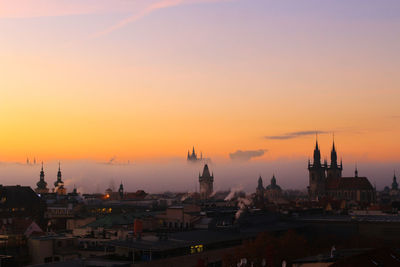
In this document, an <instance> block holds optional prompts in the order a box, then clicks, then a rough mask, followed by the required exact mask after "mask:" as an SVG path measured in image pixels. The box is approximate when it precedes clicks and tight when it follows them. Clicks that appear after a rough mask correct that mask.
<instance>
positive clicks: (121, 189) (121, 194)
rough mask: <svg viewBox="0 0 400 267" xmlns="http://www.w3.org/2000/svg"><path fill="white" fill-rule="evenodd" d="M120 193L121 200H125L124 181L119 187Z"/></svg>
mask: <svg viewBox="0 0 400 267" xmlns="http://www.w3.org/2000/svg"><path fill="white" fill-rule="evenodd" d="M118 193H119V197H120V199H123V198H124V186H123V185H122V181H121V184H120V185H119V189H118Z"/></svg>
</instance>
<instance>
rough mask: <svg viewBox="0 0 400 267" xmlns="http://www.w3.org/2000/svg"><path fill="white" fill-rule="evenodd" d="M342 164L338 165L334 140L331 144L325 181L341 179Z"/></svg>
mask: <svg viewBox="0 0 400 267" xmlns="http://www.w3.org/2000/svg"><path fill="white" fill-rule="evenodd" d="M342 170H343V167H342V163H341V162H340V164H338V161H337V153H336V148H335V140H333V143H332V151H331V165H330V166H329V167H328V168H327V179H338V178H340V177H342Z"/></svg>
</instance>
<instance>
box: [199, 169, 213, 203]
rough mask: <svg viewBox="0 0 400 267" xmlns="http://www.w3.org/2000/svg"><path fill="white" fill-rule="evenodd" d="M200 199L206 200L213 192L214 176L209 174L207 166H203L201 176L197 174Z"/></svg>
mask: <svg viewBox="0 0 400 267" xmlns="http://www.w3.org/2000/svg"><path fill="white" fill-rule="evenodd" d="M199 183H200V197H201V198H202V199H207V198H208V197H209V196H210V195H211V194H212V192H213V191H214V174H210V170H209V169H208V165H207V164H205V165H204V169H203V175H200V174H199Z"/></svg>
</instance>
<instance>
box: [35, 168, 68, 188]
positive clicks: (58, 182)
mask: <svg viewBox="0 0 400 267" xmlns="http://www.w3.org/2000/svg"><path fill="white" fill-rule="evenodd" d="M36 185H37V188H36V189H35V192H36V193H37V194H47V193H49V189H48V188H47V183H46V181H45V180H44V170H43V162H42V169H41V170H40V179H39V182H37V183H36ZM66 191H67V190H66V188H65V187H64V182H63V181H62V175H61V164H60V163H58V172H57V180H56V181H55V182H54V192H55V193H57V194H59V195H65V194H66Z"/></svg>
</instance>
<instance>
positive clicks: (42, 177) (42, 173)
mask: <svg viewBox="0 0 400 267" xmlns="http://www.w3.org/2000/svg"><path fill="white" fill-rule="evenodd" d="M40 180H44V171H43V161H42V168H41V170H40Z"/></svg>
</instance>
